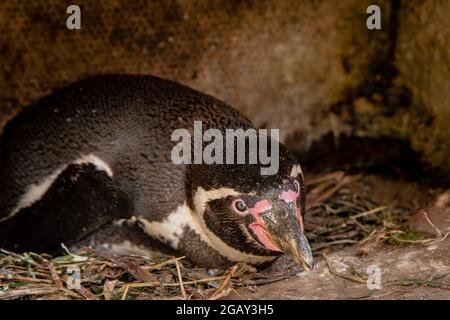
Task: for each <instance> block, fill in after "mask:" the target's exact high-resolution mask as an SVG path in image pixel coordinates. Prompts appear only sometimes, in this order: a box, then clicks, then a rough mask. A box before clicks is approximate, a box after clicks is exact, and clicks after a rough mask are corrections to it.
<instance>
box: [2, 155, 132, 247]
mask: <svg viewBox="0 0 450 320" xmlns="http://www.w3.org/2000/svg"><path fill="white" fill-rule="evenodd" d="M131 213H132V208H131V207H130V205H129V201H128V199H127V197H126V196H125V195H124V194H123V193H121V192H120V191H118V188H117V187H116V185H115V182H114V180H113V179H112V178H111V177H110V176H108V175H107V174H106V173H105V172H104V171H99V170H97V169H96V167H95V165H93V164H90V163H84V164H71V165H69V166H68V167H67V168H66V169H65V170H64V171H63V172H61V173H60V174H59V175H58V177H57V178H56V180H55V181H54V182H53V183H52V185H51V186H50V188H49V189H48V190H47V192H46V193H45V195H44V196H43V197H42V198H41V199H40V200H39V201H38V202H36V203H34V204H33V205H31V206H29V207H26V208H23V209H21V210H20V211H19V212H17V214H16V215H15V216H14V217H12V218H10V219H8V220H5V221H3V222H1V223H0V247H2V248H4V249H9V250H13V251H18V252H20V251H34V252H50V253H56V252H59V251H60V249H61V243H64V244H66V245H67V246H70V245H72V244H75V243H77V242H79V241H81V240H82V239H84V238H85V237H87V236H88V235H90V234H91V233H93V232H94V231H96V230H97V229H99V228H101V227H102V226H104V225H106V224H108V223H111V222H113V221H114V220H117V219H122V218H129V217H130V216H131Z"/></svg>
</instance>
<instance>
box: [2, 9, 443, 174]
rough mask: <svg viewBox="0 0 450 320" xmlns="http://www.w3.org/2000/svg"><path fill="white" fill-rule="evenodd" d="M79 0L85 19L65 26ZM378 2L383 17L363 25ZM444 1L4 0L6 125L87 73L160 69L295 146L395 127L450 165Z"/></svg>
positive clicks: (429, 159) (425, 154) (429, 158)
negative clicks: (371, 26)
mask: <svg viewBox="0 0 450 320" xmlns="http://www.w3.org/2000/svg"><path fill="white" fill-rule="evenodd" d="M72 3H75V4H78V5H80V7H81V9H82V29H81V30H77V31H69V30H67V29H66V27H65V22H66V17H67V14H66V8H67V6H68V5H70V4H72ZM370 4H378V5H380V7H381V10H382V17H383V21H382V30H378V31H369V30H367V28H366V25H365V23H366V17H367V15H366V8H367V6H368V5H370ZM448 12H450V1H447V0H429V1H422V0H409V1H406V0H405V1H401V0H393V1H388V0H384V1H383V0H378V1H375V0H344V1H327V0H303V1H300V0H299V1H256V0H251V1H236V0H213V1H195V2H194V1H187V0H178V1H143V0H136V1H124V0H123V1H122V0H110V1H101V2H100V1H94V0H91V1H87V0H80V1H66V0H62V1H61V0H47V1H25V0H17V1H16V0H4V1H1V2H0V31H1V32H0V125H4V124H5V123H6V122H7V121H8V120H9V119H10V118H11V117H12V116H14V114H16V113H17V112H18V111H19V110H20V109H21V108H23V107H24V106H26V105H27V104H29V103H30V102H32V101H35V100H36V99H38V98H39V97H41V96H43V95H44V94H47V93H49V92H51V91H52V90H53V89H54V88H57V87H60V86H62V85H64V84H67V83H70V82H73V81H75V80H77V79H79V78H82V77H84V76H86V75H91V74H99V73H111V72H121V73H122V72H126V73H139V74H155V75H159V76H162V77H165V78H169V79H173V80H176V81H179V82H181V83H184V84H186V85H189V86H191V87H193V88H195V89H198V90H200V91H203V92H205V93H208V94H211V95H213V96H215V97H217V98H219V99H221V100H224V101H226V102H228V103H230V104H231V105H233V106H234V107H236V108H237V109H239V110H241V111H242V112H244V113H245V114H246V115H247V116H248V117H249V118H250V119H251V120H252V121H253V122H254V123H255V124H256V125H257V126H263V127H270V128H280V129H281V135H282V138H283V141H285V142H286V143H287V144H288V145H289V146H291V147H292V148H294V149H296V150H298V151H307V150H308V149H309V148H310V147H311V145H313V144H314V142H316V141H319V140H320V139H322V137H324V136H325V135H327V134H330V133H331V134H332V135H333V136H334V137H335V139H339V137H342V136H350V137H386V136H388V137H395V138H399V139H403V140H405V141H407V142H408V143H410V144H411V146H412V148H413V149H414V150H415V151H417V153H418V154H419V155H420V156H421V157H422V160H424V161H425V162H426V163H428V164H430V165H432V166H435V167H439V168H440V169H443V170H444V172H445V171H447V172H450V160H449V159H450V149H449V148H450V146H449V145H450V144H449V142H448V141H449V138H450V126H449V124H450V77H449V76H450V53H449V50H450V23H449V20H450V19H448V17H447V13H448ZM342 147H345V146H342ZM389 147H390V146H389V145H386V148H389Z"/></svg>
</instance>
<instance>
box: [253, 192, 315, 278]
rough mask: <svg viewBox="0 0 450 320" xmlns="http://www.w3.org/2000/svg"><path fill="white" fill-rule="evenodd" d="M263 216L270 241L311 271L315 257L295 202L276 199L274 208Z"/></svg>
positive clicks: (273, 204) (306, 269)
mask: <svg viewBox="0 0 450 320" xmlns="http://www.w3.org/2000/svg"><path fill="white" fill-rule="evenodd" d="M261 218H262V220H263V222H264V224H265V230H266V235H267V237H268V238H269V239H270V241H272V242H273V243H274V244H276V245H277V246H278V247H279V248H280V250H281V251H283V253H284V254H286V255H288V256H290V257H291V258H292V260H294V261H295V262H296V263H297V264H299V265H301V266H302V267H303V269H304V270H305V271H311V270H312V269H313V268H314V259H313V255H312V252H311V248H310V246H309V243H308V240H306V237H305V235H304V234H303V232H302V230H301V227H300V223H299V221H298V219H297V217H296V206H295V204H294V203H293V202H285V201H283V200H276V201H274V202H273V203H272V209H271V210H269V211H266V212H264V213H263V214H262V215H261Z"/></svg>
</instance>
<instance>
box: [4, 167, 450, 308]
mask: <svg viewBox="0 0 450 320" xmlns="http://www.w3.org/2000/svg"><path fill="white" fill-rule="evenodd" d="M307 187H308V189H309V190H310V191H309V192H308V201H307V212H308V213H307V214H308V216H307V223H306V233H307V236H308V239H309V240H310V243H311V245H312V248H313V251H314V254H315V255H316V256H321V255H323V254H328V253H329V252H332V251H333V250H336V249H339V248H342V247H343V246H347V245H353V244H358V245H359V246H360V251H361V253H363V254H364V253H368V252H370V251H371V250H373V249H374V248H375V247H376V246H377V245H378V244H380V243H381V242H383V241H385V242H389V241H393V240H392V239H394V241H395V239H396V240H397V241H398V240H399V239H400V238H399V235H403V236H405V234H407V231H403V230H400V227H399V224H400V223H401V222H402V221H403V220H404V218H405V216H407V215H408V214H409V212H407V211H406V210H404V209H402V208H391V207H389V206H386V205H385V204H378V203H375V202H373V201H372V200H371V197H370V187H368V186H367V185H365V183H364V181H363V179H362V177H361V176H347V175H345V174H344V173H343V172H334V173H331V174H327V175H324V176H320V177H317V178H314V179H310V180H309V181H308V182H307ZM438 236H439V237H440V238H442V237H443V236H442V234H438ZM445 236H446V235H445ZM428 240H430V239H428ZM431 240H432V241H436V239H431ZM401 241H407V242H414V241H419V243H421V242H424V239H422V238H420V239H400V241H399V242H401ZM428 242H429V241H428ZM428 242H427V243H428ZM66 251H67V249H66ZM283 261H285V263H284V264H283V265H282V267H281V268H280V267H278V269H277V268H275V267H274V268H268V269H266V270H263V271H258V270H256V269H255V268H254V267H252V266H249V265H246V264H236V265H235V266H232V267H231V268H229V269H227V270H206V269H204V268H196V267H194V266H192V265H190V264H189V262H188V261H186V260H185V259H184V257H168V258H167V259H163V260H160V261H152V260H149V259H148V258H145V257H137V256H127V257H117V256H114V255H111V254H109V253H105V252H99V251H96V250H93V249H91V248H85V249H83V250H81V251H80V252H76V253H70V252H68V251H67V254H66V255H64V256H59V257H51V256H49V255H46V254H41V255H38V254H35V253H23V254H17V253H13V252H8V251H5V250H1V251H0V299H89V300H93V299H105V300H119V299H221V298H224V297H227V296H228V295H229V294H230V293H232V292H235V290H234V289H235V288H239V287H246V288H248V289H253V288H254V287H255V286H260V285H264V284H268V283H273V282H276V281H281V280H284V279H286V278H289V277H291V276H293V275H295V274H297V273H298V272H299V271H301V269H299V267H298V266H296V265H294V264H293V263H291V262H289V261H288V260H287V259H285V260H283ZM77 270H79V272H80V274H79V277H78V278H77V272H76V271H77ZM340 276H341V275H340ZM352 281H362V280H361V279H352Z"/></svg>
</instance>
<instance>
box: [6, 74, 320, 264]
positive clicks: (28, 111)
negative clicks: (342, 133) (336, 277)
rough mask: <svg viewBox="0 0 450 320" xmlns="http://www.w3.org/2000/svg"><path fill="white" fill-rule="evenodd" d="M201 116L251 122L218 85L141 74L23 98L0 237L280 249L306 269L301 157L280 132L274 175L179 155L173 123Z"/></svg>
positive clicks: (167, 247)
mask: <svg viewBox="0 0 450 320" xmlns="http://www.w3.org/2000/svg"><path fill="white" fill-rule="evenodd" d="M195 121H201V122H202V124H203V129H208V128H215V129H218V130H220V131H221V132H225V130H226V129H229V128H232V129H243V130H247V129H250V128H253V125H252V123H251V122H250V121H249V120H248V119H247V118H246V117H245V116H243V115H242V114H241V113H240V112H238V111H237V110H235V109H233V108H232V107H230V106H229V105H227V104H225V103H223V102H221V101H219V100H217V99H215V98H213V97H211V96H208V95H205V94H202V93H200V92H198V91H195V90H193V89H191V88H188V87H186V86H184V85H181V84H178V83H176V82H172V81H169V80H165V79H161V78H158V77H154V76H143V75H101V76H92V77H88V78H86V79H83V80H80V81H78V82H76V83H73V84H71V85H68V86H66V87H64V88H62V89H58V90H56V91H55V92H53V93H52V94H50V95H48V96H45V97H44V98H42V99H40V100H39V101H38V102H36V103H34V104H33V105H31V106H29V107H27V108H25V109H24V110H22V111H21V112H20V113H19V114H18V115H17V116H16V117H15V118H13V120H11V121H10V122H9V123H8V124H7V125H6V127H5V128H4V130H3V133H2V135H1V138H0V247H2V248H4V249H9V250H13V251H16V252H17V251H35V252H36V251H37V252H48V253H57V252H58V250H60V248H61V244H62V243H63V244H65V245H66V246H67V247H68V248H77V247H82V246H91V247H94V248H97V249H101V250H108V251H110V252H112V253H116V254H137V255H143V256H149V257H153V256H155V255H158V254H169V255H183V256H185V257H186V258H187V259H188V260H190V261H191V262H192V263H194V264H196V265H199V266H205V267H209V268H216V267H225V266H229V265H232V264H234V263H237V262H245V263H249V264H253V265H264V264H268V263H270V262H271V261H274V260H275V259H276V258H277V257H279V256H280V255H281V254H283V253H285V254H287V255H288V256H290V257H291V258H292V259H293V260H294V261H295V262H296V263H298V264H299V265H301V266H302V267H303V269H306V270H311V269H312V268H313V257H312V253H311V249H310V247H309V244H308V242H307V240H306V238H305V235H304V233H303V216H304V214H305V190H304V182H303V174H302V171H301V168H300V165H299V163H298V162H297V160H296V158H295V157H294V156H293V155H292V154H291V153H290V152H289V151H288V150H287V149H286V147H285V146H283V145H282V144H281V143H279V142H278V141H277V142H276V143H277V144H279V168H278V171H277V172H276V174H272V175H262V174H261V170H260V169H261V167H263V166H264V165H263V164H261V163H259V162H257V163H256V164H255V163H253V164H250V163H238V164H234V163H231V164H220V163H212V164H206V163H194V164H189V163H187V164H186V163H181V164H179V163H178V164H175V163H174V161H172V159H171V152H172V149H173V147H174V145H175V144H176V142H174V141H172V139H171V135H172V133H173V131H174V130H176V129H178V128H186V129H188V130H190V131H192V129H193V126H194V122H195Z"/></svg>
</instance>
